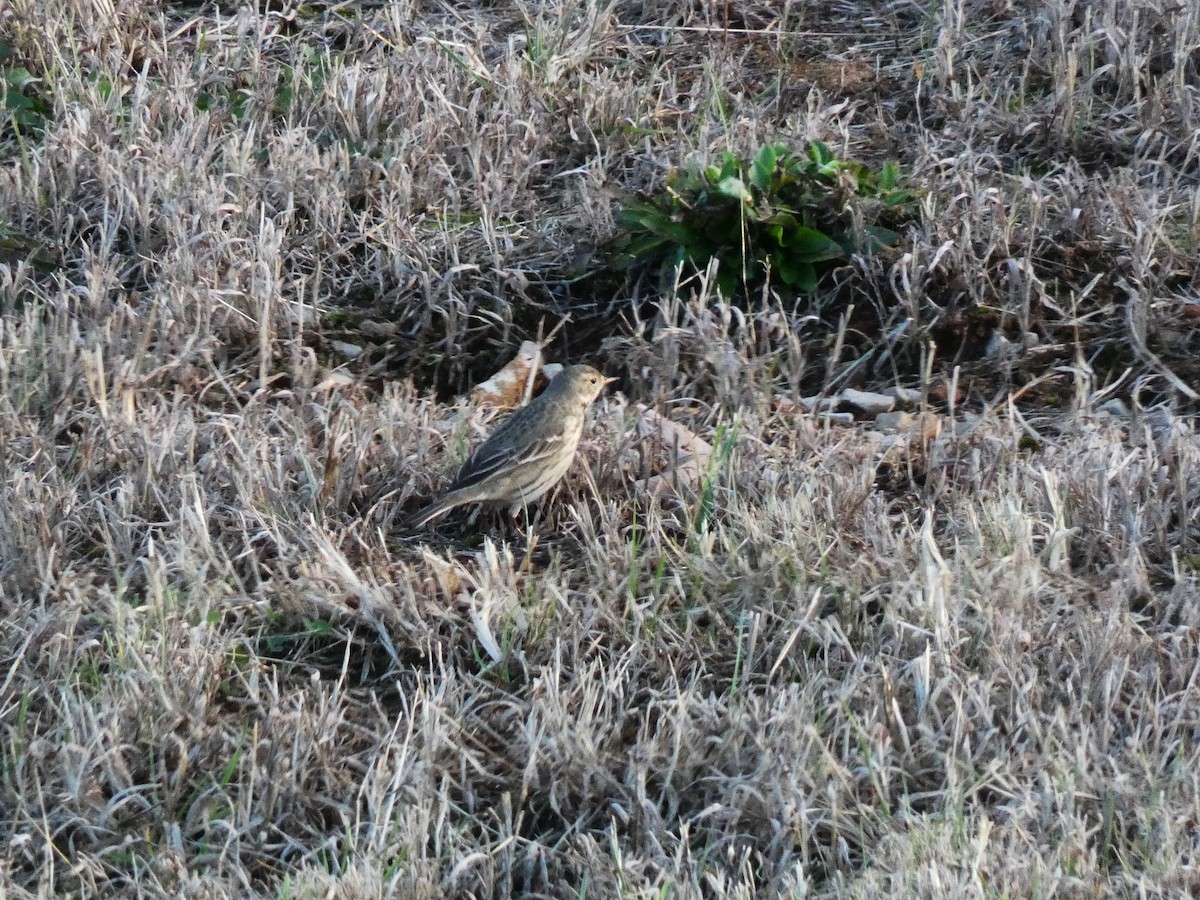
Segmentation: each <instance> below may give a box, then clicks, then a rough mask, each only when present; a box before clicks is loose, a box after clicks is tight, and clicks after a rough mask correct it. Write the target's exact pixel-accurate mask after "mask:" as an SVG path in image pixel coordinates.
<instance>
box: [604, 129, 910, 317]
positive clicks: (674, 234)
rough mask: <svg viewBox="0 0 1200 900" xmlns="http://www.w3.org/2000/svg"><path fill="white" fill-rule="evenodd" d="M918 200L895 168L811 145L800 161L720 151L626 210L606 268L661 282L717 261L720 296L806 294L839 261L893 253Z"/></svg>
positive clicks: (775, 147)
mask: <svg viewBox="0 0 1200 900" xmlns="http://www.w3.org/2000/svg"><path fill="white" fill-rule="evenodd" d="M917 196H918V195H917V194H916V192H914V191H912V190H910V189H908V188H907V187H904V186H903V185H902V184H901V179H900V171H899V167H898V166H897V165H896V164H895V163H886V164H885V165H883V166H882V167H881V168H880V169H879V170H878V171H873V170H872V169H870V168H868V167H867V166H865V165H862V164H861V163H857V162H853V161H848V160H841V159H838V158H837V157H836V156H835V155H834V154H833V152H832V151H831V150H830V149H829V147H827V146H826V145H825V144H822V143H820V142H819V141H814V142H813V143H811V144H809V145H808V147H807V148H806V150H805V151H804V152H803V153H798V152H795V151H793V150H791V149H790V148H788V147H786V146H784V145H781V144H771V145H767V146H765V147H763V148H762V149H761V150H759V151H758V153H757V154H755V155H754V157H753V158H749V159H747V158H742V157H738V156H736V155H734V154H732V153H725V154H723V155H722V156H721V158H720V160H719V162H718V163H717V164H714V165H710V166H707V167H705V168H703V169H699V168H693V169H684V170H679V171H676V172H674V173H672V174H671V175H670V176H669V177H668V179H667V182H666V186H665V189H664V191H663V192H662V193H661V194H659V195H657V196H654V197H650V198H643V199H639V200H636V201H633V202H631V203H629V204H628V205H627V206H626V207H625V209H624V210H622V212H621V214H620V216H619V219H618V221H619V224H620V225H621V228H622V231H621V233H620V234H619V236H618V237H617V239H616V240H615V242H614V244H613V247H612V249H613V251H614V253H613V263H612V264H614V265H618V266H621V267H633V268H635V269H649V270H650V271H652V272H654V273H658V274H662V273H664V272H674V270H675V268H676V267H678V266H685V267H690V268H691V269H693V270H695V271H702V270H704V269H706V268H707V267H708V265H709V262H710V260H713V259H716V260H717V261H718V262H719V266H718V269H717V283H718V287H719V288H720V289H721V291H722V292H723V293H725V294H726V295H727V296H731V295H733V294H734V293H735V292H736V291H737V289H738V288H739V287H744V288H746V289H747V290H748V291H753V290H756V289H761V288H762V287H763V285H764V284H769V285H770V286H771V287H772V288H774V289H776V290H780V289H784V290H789V289H790V290H791V291H796V292H808V291H813V290H815V289H816V287H817V284H818V282H819V280H820V277H821V275H822V274H824V273H825V272H826V271H828V270H829V269H831V268H832V267H833V266H835V265H837V264H838V263H839V262H841V261H844V260H847V259H849V258H850V257H851V256H853V255H855V254H858V255H861V256H865V255H869V254H871V253H873V252H876V251H877V250H879V249H880V248H882V247H891V246H894V245H895V244H896V243H897V242H898V240H899V235H898V234H897V233H896V231H895V230H894V228H895V227H898V226H899V225H900V224H902V223H903V222H904V221H906V220H907V219H909V218H911V216H912V214H913V211H914V208H915V201H916V199H917ZM856 211H857V212H858V214H859V215H858V217H859V218H860V220H861V222H862V227H861V229H859V228H856V227H855V225H854V219H855V212H856Z"/></svg>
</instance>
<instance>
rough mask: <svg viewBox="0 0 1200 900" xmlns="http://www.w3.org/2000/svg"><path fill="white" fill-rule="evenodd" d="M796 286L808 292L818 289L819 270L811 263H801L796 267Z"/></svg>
mask: <svg viewBox="0 0 1200 900" xmlns="http://www.w3.org/2000/svg"><path fill="white" fill-rule="evenodd" d="M795 287H796V288H797V289H799V290H801V291H803V292H804V293H806V294H811V293H812V292H813V291H815V290H816V289H817V270H816V269H815V268H814V267H813V266H812V264H811V263H800V265H798V266H797V267H796V283H795Z"/></svg>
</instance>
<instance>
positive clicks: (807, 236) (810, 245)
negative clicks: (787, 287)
mask: <svg viewBox="0 0 1200 900" xmlns="http://www.w3.org/2000/svg"><path fill="white" fill-rule="evenodd" d="M786 236H787V248H788V253H789V254H790V255H792V256H794V257H795V258H796V259H798V260H803V261H804V262H810V263H814V262H825V261H826V260H830V259H842V258H843V256H845V254H844V253H843V251H842V248H841V247H839V246H838V245H837V243H836V242H835V241H834V240H833V239H831V238H829V237H828V236H826V235H824V234H822V233H821V232H819V231H817V230H816V229H815V228H805V227H804V226H803V225H800V226H798V227H796V228H793V229H790V230H789V231H788V232H787V235H786Z"/></svg>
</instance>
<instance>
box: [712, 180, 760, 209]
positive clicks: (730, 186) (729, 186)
mask: <svg viewBox="0 0 1200 900" xmlns="http://www.w3.org/2000/svg"><path fill="white" fill-rule="evenodd" d="M717 193H719V194H721V195H723V196H725V197H729V198H731V199H733V200H741V201H742V202H744V203H749V202H750V201H751V200H753V199H754V198H753V197H752V196H750V191H748V190H747V189H746V185H745V183H744V182H743V181H742V179H740V178H734V177H732V176H731V177H729V178H722V179H721V181H720V183H719V184H718V185H717Z"/></svg>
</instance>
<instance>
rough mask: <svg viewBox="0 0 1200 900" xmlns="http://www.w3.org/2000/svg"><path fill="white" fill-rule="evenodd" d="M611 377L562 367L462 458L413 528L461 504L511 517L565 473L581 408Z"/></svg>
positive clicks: (584, 408) (579, 424)
mask: <svg viewBox="0 0 1200 900" xmlns="http://www.w3.org/2000/svg"><path fill="white" fill-rule="evenodd" d="M612 380H613V379H611V378H605V377H604V376H603V375H601V374H600V373H599V372H597V371H596V370H595V369H593V368H592V367H591V366H567V367H566V368H565V369H563V370H562V371H561V372H560V373H559V374H558V375H557V376H555V378H554V379H553V380H552V381H551V382H550V384H549V385H548V386H547V387H546V389H545V390H544V391H542V393H541V394H539V395H538V396H537V397H535V398H534V399H533V400H532V401H531V402H530V403H529V405H528V406H525V407H522V408H521V409H518V410H517V411H516V412H514V413H512V414H510V415H509V417H508V418H507V419H505V420H504V421H503V422H501V423H500V426H499V427H498V428H497V429H496V430H495V431H493V432H492V433H491V434H490V435H489V436H488V439H487V440H486V441H484V442H483V444H481V445H480V447H479V449H478V450H476V451H475V452H474V453H473V454H471V458H470V459H468V460H467V461H466V462H465V463H463V467H462V468H461V469H459V470H458V475H456V476H455V478H454V481H453V482H452V483H451V484H450V487H449V488H448V489H447V491H446V493H445V495H443V497H442V498H441V499H440V500H438V501H436V502H435V503H432V504H430V505H429V506H428V507H426V508H425V509H424V510H422V511H421V513H420V515H418V516H417V520H416V523H415V527H417V528H420V527H421V526H422V525H424V524H425V523H426V522H429V521H431V520H432V519H435V518H437V517H438V516H440V515H442V513H445V512H448V511H449V510H451V509H453V508H454V507H456V506H462V505H463V504H464V503H497V504H508V505H509V513H510V514H511V515H512V516H514V517H515V516H516V515H517V514H518V513H519V512H520V511H521V510H522V509H523V508H524V507H526V506H528V505H529V504H530V503H532V502H533V501H534V500H536V499H538V498H539V497H540V496H542V494H544V493H546V491H548V490H550V488H552V487H554V485H556V484H558V482H559V479H561V478H562V477H563V476H564V475H566V474H567V469H569V468H571V461H572V460H573V459H574V458H575V449H576V448H577V447H578V446H579V436H580V434H582V433H583V419H584V416H585V415H586V413H587V408H588V406H590V405H591V403H592V401H593V400H595V399H596V398H597V397H599V396H600V391H601V390H603V389H604V385H606V384H608V383H609V382H610V381H612Z"/></svg>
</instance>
